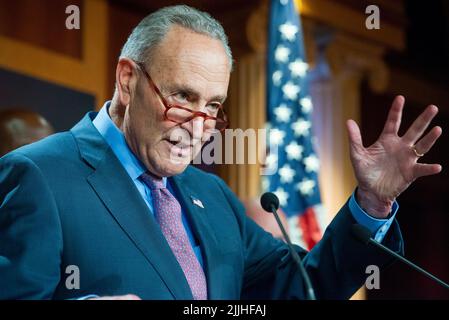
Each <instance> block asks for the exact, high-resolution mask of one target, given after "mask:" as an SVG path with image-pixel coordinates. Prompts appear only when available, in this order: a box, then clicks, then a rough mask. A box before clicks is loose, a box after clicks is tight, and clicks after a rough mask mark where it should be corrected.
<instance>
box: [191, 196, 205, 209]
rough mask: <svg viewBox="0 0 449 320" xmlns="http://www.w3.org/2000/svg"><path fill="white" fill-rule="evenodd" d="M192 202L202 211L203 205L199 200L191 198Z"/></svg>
mask: <svg viewBox="0 0 449 320" xmlns="http://www.w3.org/2000/svg"><path fill="white" fill-rule="evenodd" d="M192 202H193V204H194V205H197V206H198V207H200V208H202V209H204V206H203V203H202V202H201V200H200V199H196V198H194V197H192Z"/></svg>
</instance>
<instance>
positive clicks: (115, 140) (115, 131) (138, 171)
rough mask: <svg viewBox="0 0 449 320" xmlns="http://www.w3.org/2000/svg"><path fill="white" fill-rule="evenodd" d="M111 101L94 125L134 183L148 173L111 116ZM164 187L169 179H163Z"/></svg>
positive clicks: (102, 110) (99, 114)
mask: <svg viewBox="0 0 449 320" xmlns="http://www.w3.org/2000/svg"><path fill="white" fill-rule="evenodd" d="M110 105H111V101H107V102H106V103H105V104H104V105H103V107H102V108H101V110H100V112H98V114H97V116H96V117H95V119H94V120H93V125H94V126H95V128H97V130H98V132H99V133H100V134H101V135H102V137H103V138H104V140H105V141H106V143H107V144H108V145H109V146H110V147H111V149H112V151H113V152H114V154H115V156H116V157H117V158H118V160H119V161H120V163H121V164H122V166H123V167H124V168H125V170H126V172H127V173H128V175H129V176H130V177H131V179H132V180H133V181H134V180H136V179H138V178H139V177H140V176H141V175H142V174H143V173H144V172H146V171H147V169H146V168H145V166H144V165H143V163H142V162H141V161H140V160H139V159H138V158H137V157H136V156H135V155H134V153H133V152H132V151H131V149H130V148H129V147H128V144H127V143H126V140H125V136H124V135H123V133H122V132H121V131H120V129H119V128H117V126H116V125H115V123H114V122H113V121H112V120H111V117H110V116H109V106H110ZM163 181H164V185H165V186H166V184H167V178H166V177H164V178H163Z"/></svg>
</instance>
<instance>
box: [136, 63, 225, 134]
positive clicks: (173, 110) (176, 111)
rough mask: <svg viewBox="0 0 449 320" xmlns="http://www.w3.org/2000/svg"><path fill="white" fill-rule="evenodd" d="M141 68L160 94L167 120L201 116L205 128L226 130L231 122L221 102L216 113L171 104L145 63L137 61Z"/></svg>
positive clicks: (184, 120) (183, 120)
mask: <svg viewBox="0 0 449 320" xmlns="http://www.w3.org/2000/svg"><path fill="white" fill-rule="evenodd" d="M136 64H137V66H138V67H139V69H140V70H141V71H142V72H143V74H144V75H145V77H146V78H147V80H148V82H149V83H150V86H151V87H152V88H153V90H154V92H156V94H157V95H158V97H159V98H160V99H161V102H162V104H163V105H164V107H165V112H164V118H165V120H168V121H171V122H174V123H177V124H183V123H185V122H189V121H190V120H192V119H194V118H197V117H201V118H203V121H204V128H205V129H216V130H219V131H223V130H225V129H226V128H227V127H228V125H229V123H228V121H227V117H226V114H225V112H224V110H223V106H222V105H221V104H219V105H217V109H216V111H214V112H213V113H214V115H209V114H207V113H205V112H201V111H194V110H192V109H190V108H187V107H184V106H179V105H171V104H169V103H168V102H167V100H166V99H165V98H164V96H163V95H162V93H161V91H160V90H159V88H158V87H157V86H156V84H155V83H154V81H153V79H151V76H150V75H149V74H148V72H147V70H146V68H145V65H144V64H143V63H142V62H136Z"/></svg>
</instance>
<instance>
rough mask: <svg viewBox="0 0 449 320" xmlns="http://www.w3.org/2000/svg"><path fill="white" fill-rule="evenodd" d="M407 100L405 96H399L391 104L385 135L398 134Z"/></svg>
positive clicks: (384, 130)
mask: <svg viewBox="0 0 449 320" xmlns="http://www.w3.org/2000/svg"><path fill="white" fill-rule="evenodd" d="M404 102H405V98H404V97H403V96H397V97H396V98H395V99H394V100H393V103H392V104H391V108H390V111H389V112H388V117H387V121H386V122H385V126H384V129H383V131H382V133H383V134H398V131H399V127H400V126H401V119H402V110H403V109H404Z"/></svg>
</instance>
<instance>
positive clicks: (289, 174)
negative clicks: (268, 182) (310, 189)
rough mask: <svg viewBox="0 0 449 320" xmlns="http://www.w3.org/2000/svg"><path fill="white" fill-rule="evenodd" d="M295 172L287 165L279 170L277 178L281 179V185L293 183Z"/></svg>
mask: <svg viewBox="0 0 449 320" xmlns="http://www.w3.org/2000/svg"><path fill="white" fill-rule="evenodd" d="M295 174H296V173H295V170H293V169H292V168H291V167H290V166H289V165H288V164H285V165H284V166H283V167H282V168H280V169H279V176H280V178H281V183H290V182H292V181H293V177H294V176H295Z"/></svg>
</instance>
